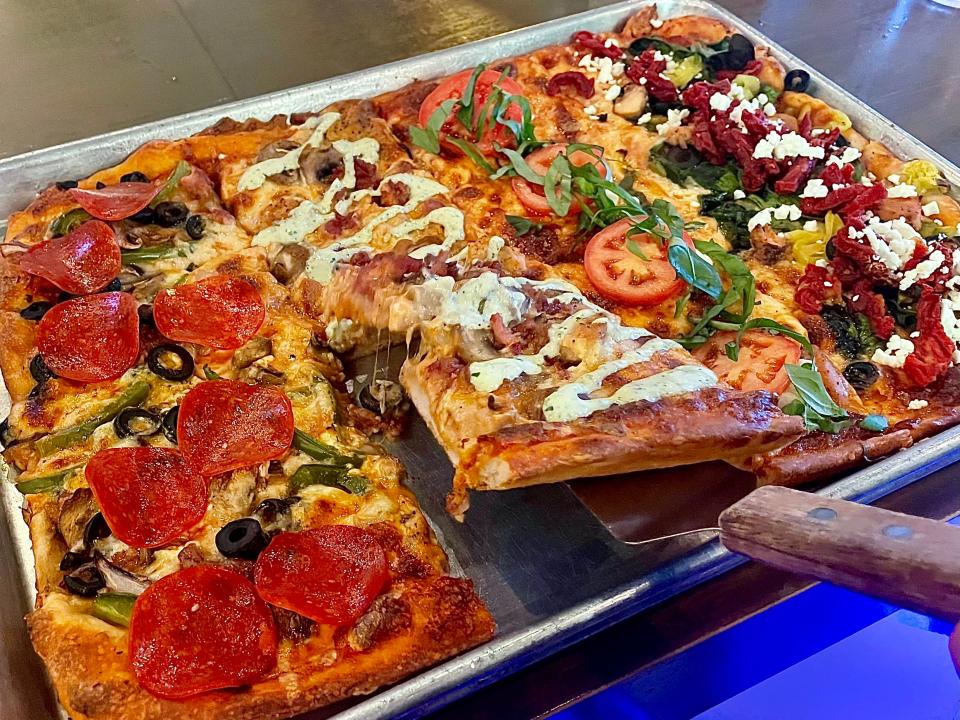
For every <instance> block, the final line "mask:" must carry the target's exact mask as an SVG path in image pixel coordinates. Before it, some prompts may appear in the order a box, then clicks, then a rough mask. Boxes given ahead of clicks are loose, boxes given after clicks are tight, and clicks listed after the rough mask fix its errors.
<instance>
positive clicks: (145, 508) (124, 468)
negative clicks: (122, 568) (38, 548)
mask: <svg viewBox="0 0 960 720" xmlns="http://www.w3.org/2000/svg"><path fill="white" fill-rule="evenodd" d="M84 473H85V475H86V478H87V484H88V485H89V486H90V489H91V490H93V494H94V496H95V497H96V498H97V504H98V505H99V506H100V512H102V513H103V518H104V520H106V521H107V525H109V526H110V530H111V531H113V534H114V535H115V536H116V537H117V538H119V539H120V540H123V542H125V543H126V544H127V545H130V546H132V547H137V548H152V547H159V546H160V545H166V544H167V543H168V542H170V541H171V540H173V539H174V538H176V537H177V536H178V535H180V533H181V532H183V531H184V530H186V529H187V528H188V527H190V526H192V525H194V524H196V523H197V522H198V521H199V520H200V518H202V517H203V514H204V513H205V512H206V510H207V499H208V492H207V483H206V481H205V480H204V479H203V478H202V477H201V476H200V475H198V474H196V473H194V472H191V471H190V468H188V467H187V463H186V462H185V461H184V459H183V458H182V457H181V456H180V453H178V452H177V451H176V450H170V449H167V448H159V447H124V448H109V449H107V450H101V451H100V452H98V453H97V454H96V455H94V456H93V457H92V458H90V461H89V462H88V463H87V467H86V470H85V471H84Z"/></svg>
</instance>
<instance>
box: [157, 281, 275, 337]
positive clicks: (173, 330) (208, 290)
mask: <svg viewBox="0 0 960 720" xmlns="http://www.w3.org/2000/svg"><path fill="white" fill-rule="evenodd" d="M265 312H266V311H265V309H264V306H263V300H261V299H260V293H259V292H257V289H256V288H255V287H254V286H253V285H251V284H250V283H249V282H247V281H246V280H241V279H239V278H234V277H230V276H228V275H212V276H210V277H206V278H203V279H202V280H198V281H197V282H195V283H191V284H189V285H179V286H177V287H175V288H171V289H169V290H161V291H160V292H159V293H157V297H156V299H155V300H154V301H153V318H154V321H155V322H156V324H157V330H159V331H160V332H161V333H162V334H163V335H164V336H165V337H168V338H170V339H171V340H177V341H179V342H190V343H196V344H197V345H205V346H207V347H212V348H217V349H218V350H232V349H234V348H238V347H240V346H242V345H244V344H245V343H246V342H247V340H249V339H250V338H252V337H253V336H254V335H255V334H256V332H257V330H259V329H260V326H261V325H262V324H263V318H264V314H265Z"/></svg>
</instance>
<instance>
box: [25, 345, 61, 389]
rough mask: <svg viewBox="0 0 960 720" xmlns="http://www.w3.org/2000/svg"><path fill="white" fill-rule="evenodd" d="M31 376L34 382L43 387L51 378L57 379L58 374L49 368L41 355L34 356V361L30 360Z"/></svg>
mask: <svg viewBox="0 0 960 720" xmlns="http://www.w3.org/2000/svg"><path fill="white" fill-rule="evenodd" d="M30 375H31V376H32V377H33V379H34V380H36V381H37V384H38V385H42V384H43V383H45V382H46V381H47V380H49V379H50V378H54V377H56V373H54V372H53V370H51V369H50V368H49V367H47V364H46V363H45V362H44V361H43V356H42V355H40V353H37V354H36V355H34V356H33V359H32V360H30Z"/></svg>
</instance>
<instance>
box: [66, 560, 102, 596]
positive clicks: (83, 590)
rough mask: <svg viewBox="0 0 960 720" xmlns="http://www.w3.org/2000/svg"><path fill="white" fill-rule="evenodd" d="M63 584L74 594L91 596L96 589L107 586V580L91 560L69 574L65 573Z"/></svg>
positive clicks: (94, 593)
mask: <svg viewBox="0 0 960 720" xmlns="http://www.w3.org/2000/svg"><path fill="white" fill-rule="evenodd" d="M63 585H64V587H65V588H67V590H69V591H70V592H72V593H73V594H74V595H79V596H81V597H93V596H94V595H96V594H97V592H98V591H100V590H102V589H103V588H105V587H106V586H107V582H106V580H104V578H103V574H102V573H101V572H100V570H98V569H97V566H96V565H94V564H93V563H92V562H88V563H85V564H83V565H81V566H80V567H78V568H77V569H76V570H74V571H73V572H71V573H70V574H69V575H65V576H64V578H63Z"/></svg>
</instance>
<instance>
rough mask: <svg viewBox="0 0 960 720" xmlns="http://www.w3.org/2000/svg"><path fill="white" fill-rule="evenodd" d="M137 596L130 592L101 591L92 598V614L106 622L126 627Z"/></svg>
mask: <svg viewBox="0 0 960 720" xmlns="http://www.w3.org/2000/svg"><path fill="white" fill-rule="evenodd" d="M136 601H137V596H136V595H134V594H132V593H112V592H107V593H101V594H99V595H97V597H95V598H94V600H93V614H94V615H95V616H96V617H98V618H100V619H101V620H106V621H107V622H108V623H112V624H114V625H120V626H121V627H127V626H128V625H129V624H130V615H131V614H132V613H133V604H134V603H135V602H136Z"/></svg>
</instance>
